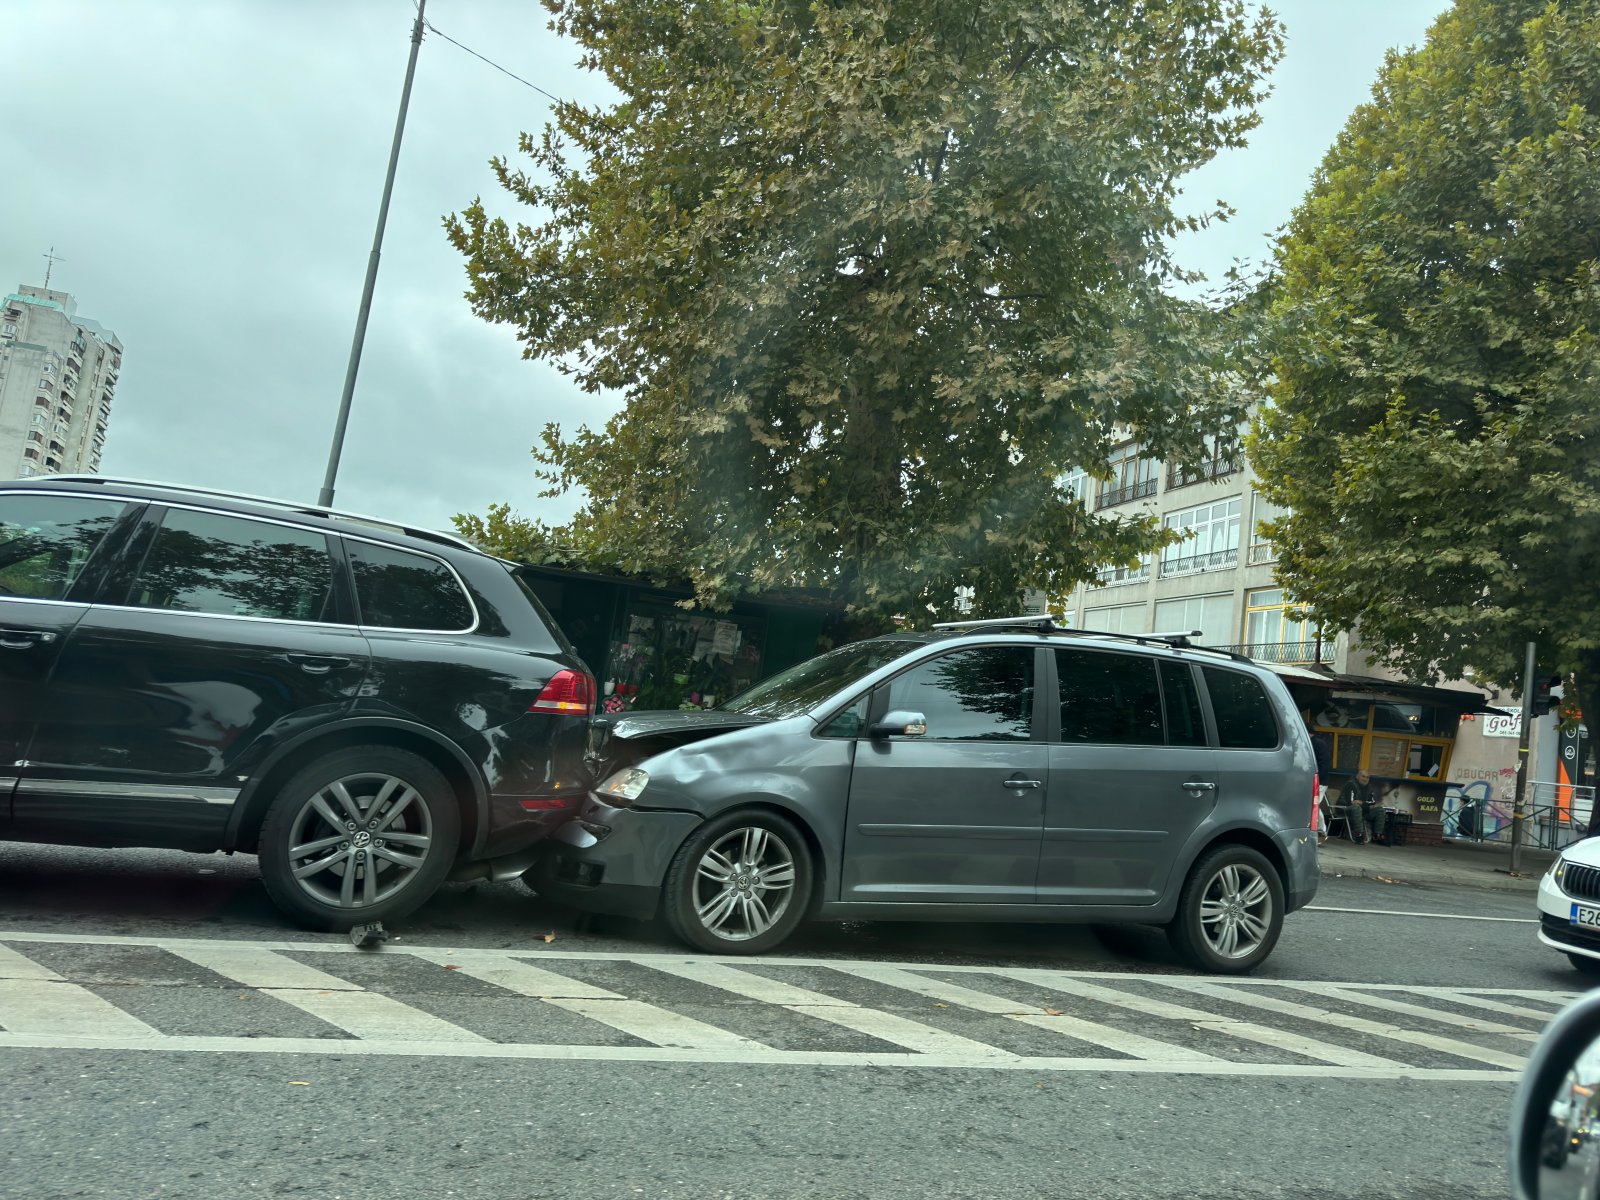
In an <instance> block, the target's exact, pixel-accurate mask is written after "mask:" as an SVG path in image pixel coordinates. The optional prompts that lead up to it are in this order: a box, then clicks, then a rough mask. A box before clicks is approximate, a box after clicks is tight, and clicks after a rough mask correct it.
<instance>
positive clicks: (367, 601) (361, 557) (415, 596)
mask: <svg viewBox="0 0 1600 1200" xmlns="http://www.w3.org/2000/svg"><path fill="white" fill-rule="evenodd" d="M345 549H346V552H347V553H348V554H349V555H350V569H351V570H352V571H354V572H355V576H356V603H357V604H359V605H360V606H361V623H362V624H363V625H378V626H383V627H385V628H389V629H436V630H440V631H442V632H446V633H449V632H459V631H460V630H463V629H471V628H472V604H471V602H470V601H469V600H468V599H467V595H466V593H465V592H463V591H462V590H461V584H459V583H458V582H456V577H455V574H454V573H453V572H452V571H451V570H450V568H449V567H447V566H445V565H444V564H443V563H442V562H440V561H439V560H438V559H436V558H425V557H423V556H422V555H420V554H408V553H407V552H406V551H404V550H395V549H393V548H391V547H389V546H375V545H373V544H372V543H370V542H350V541H347V542H345Z"/></svg>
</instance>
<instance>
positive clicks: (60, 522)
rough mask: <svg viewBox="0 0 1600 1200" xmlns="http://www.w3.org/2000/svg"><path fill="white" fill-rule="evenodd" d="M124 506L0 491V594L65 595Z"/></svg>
mask: <svg viewBox="0 0 1600 1200" xmlns="http://www.w3.org/2000/svg"><path fill="white" fill-rule="evenodd" d="M125 508H127V505H125V504H122V503H120V502H118V501H115V500H100V499H95V498H93V497H88V496H82V497H80V496H42V495H10V496H0V598H4V597H7V596H22V597H26V598H28V599H32V600H64V599H66V596H67V593H68V592H70V591H71V590H72V585H73V584H74V583H76V582H77V579H78V576H79V574H80V573H81V572H82V571H83V565H84V563H86V562H88V561H89V555H91V554H92V553H94V548H95V547H96V546H98V545H99V544H100V541H101V539H102V538H104V537H105V535H106V531H107V530H109V529H110V528H111V525H112V523H113V522H114V521H116V519H117V518H118V517H119V516H121V515H122V512H123V510H124V509H125Z"/></svg>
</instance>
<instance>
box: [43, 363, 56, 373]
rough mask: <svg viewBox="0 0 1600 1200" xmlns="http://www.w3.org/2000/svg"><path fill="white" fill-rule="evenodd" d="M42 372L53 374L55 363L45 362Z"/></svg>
mask: <svg viewBox="0 0 1600 1200" xmlns="http://www.w3.org/2000/svg"><path fill="white" fill-rule="evenodd" d="M44 373H45V374H46V375H54V374H55V373H56V365H55V363H53V362H47V363H45V365H44Z"/></svg>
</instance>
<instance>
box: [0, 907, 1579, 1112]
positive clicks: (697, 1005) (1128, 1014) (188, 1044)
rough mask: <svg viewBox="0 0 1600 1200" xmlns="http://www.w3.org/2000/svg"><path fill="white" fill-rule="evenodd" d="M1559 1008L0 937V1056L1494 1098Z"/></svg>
mask: <svg viewBox="0 0 1600 1200" xmlns="http://www.w3.org/2000/svg"><path fill="white" fill-rule="evenodd" d="M1573 995H1574V994H1573V993H1570V992H1558V991H1540V990H1535V989H1507V988H1463V987H1422V986H1406V985H1395V984H1371V983H1361V982H1336V983H1327V982H1318V981H1305V980H1301V981H1294V980H1276V979H1254V978H1251V979H1233V978H1228V979H1221V978H1198V977H1193V976H1184V975H1162V974H1122V973H1111V972H1086V971H1066V970H1055V969H1048V968H1016V967H991V966H933V965H927V964H916V963H894V962H864V961H855V960H848V959H799V958H748V959H718V958H710V957H704V956H696V955H690V954H682V955H678V954H660V953H655V954H632V955H628V954H608V953H590V952H581V951H559V950H555V949H552V948H550V947H546V946H540V947H539V948H537V949H518V950H484V949H475V950H469V949H461V950H456V949H450V948H445V947H439V946H421V945H418V946H402V945H400V944H398V943H391V944H389V945H388V946H386V947H384V948H383V949H381V950H379V951H360V950H356V949H354V948H353V947H351V946H350V945H349V944H348V943H346V942H333V941H326V942H316V941H237V940H225V939H197V938H164V937H118V936H111V935H104V936H99V935H92V934H84V935H69V934H57V933H24V932H15V931H12V932H6V933H3V934H0V1050H3V1049H6V1048H29V1049H59V1050H120V1051H131V1050H137V1051H150V1052H168V1053H172V1052H191V1053H213V1054H215V1053H251V1054H337V1055H345V1056H349V1055H407V1056H416V1057H453V1058H501V1059H558V1060H559V1059H565V1060H580V1061H581V1060H587V1061H635V1062H651V1061H655V1062H678V1063H685V1062H688V1063H695V1062H698V1063H735V1064H737V1063H748V1064H791V1065H796V1066H805V1065H832V1066H852V1065H874V1066H890V1065H893V1066H909V1067H932V1068H965V1069H988V1070H1027V1071H1100V1072H1122V1073H1167V1074H1201V1075H1220V1076H1228V1075H1232V1076H1300V1077H1342V1078H1415V1079H1430V1080H1453V1081H1462V1082H1473V1081H1496V1080H1498V1081H1505V1080H1507V1079H1509V1078H1512V1077H1513V1076H1514V1075H1515V1073H1516V1072H1517V1071H1518V1070H1519V1069H1520V1067H1521V1065H1522V1063H1523V1060H1524V1058H1525V1056H1526V1054H1527V1052H1528V1049H1529V1046H1530V1045H1531V1043H1532V1042H1533V1041H1534V1039H1535V1038H1536V1037H1537V1035H1538V1032H1539V1030H1540V1029H1541V1028H1542V1026H1543V1025H1544V1023H1545V1022H1546V1021H1548V1019H1549V1018H1550V1017H1551V1016H1552V1015H1554V1014H1555V1012H1556V1011H1558V1010H1559V1009H1560V1008H1561V1006H1562V1005H1563V1004H1565V1003H1566V1002H1567V1001H1569V1000H1570V999H1572V998H1573Z"/></svg>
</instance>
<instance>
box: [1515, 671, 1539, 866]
mask: <svg viewBox="0 0 1600 1200" xmlns="http://www.w3.org/2000/svg"><path fill="white" fill-rule="evenodd" d="M1537 649H1538V646H1537V645H1536V644H1535V643H1533V642H1529V643H1528V656H1527V658H1526V660H1524V662H1523V667H1522V731H1521V732H1520V733H1519V734H1518V735H1517V793H1516V799H1515V800H1513V801H1512V804H1511V873H1512V874H1513V875H1518V874H1520V873H1521V871H1522V823H1523V821H1525V820H1526V819H1527V815H1528V814H1527V811H1526V810H1525V809H1524V808H1523V804H1522V802H1523V798H1524V797H1525V796H1526V795H1527V794H1528V731H1529V730H1530V729H1531V728H1532V727H1533V673H1534V671H1535V670H1536V669H1537V668H1536V667H1535V665H1534V654H1535V652H1536V651H1537Z"/></svg>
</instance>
